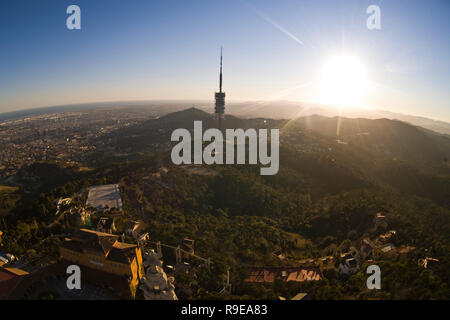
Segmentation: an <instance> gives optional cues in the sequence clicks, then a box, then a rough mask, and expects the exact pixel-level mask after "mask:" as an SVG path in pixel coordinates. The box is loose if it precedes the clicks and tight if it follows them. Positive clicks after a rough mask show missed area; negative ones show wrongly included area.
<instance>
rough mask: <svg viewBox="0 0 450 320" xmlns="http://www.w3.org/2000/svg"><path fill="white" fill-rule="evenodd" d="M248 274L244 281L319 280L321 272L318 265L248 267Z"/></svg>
mask: <svg viewBox="0 0 450 320" xmlns="http://www.w3.org/2000/svg"><path fill="white" fill-rule="evenodd" d="M248 269H249V276H248V277H247V278H246V279H245V280H244V282H274V281H275V280H276V279H279V280H282V281H286V282H288V281H295V282H303V281H317V280H321V279H322V278H323V277H322V273H321V271H320V268H319V267H306V266H298V267H249V268H248Z"/></svg>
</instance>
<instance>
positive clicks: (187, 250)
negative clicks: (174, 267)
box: [180, 238, 195, 259]
mask: <svg viewBox="0 0 450 320" xmlns="http://www.w3.org/2000/svg"><path fill="white" fill-rule="evenodd" d="M180 249H181V250H183V251H182V257H183V259H187V258H189V255H192V254H194V253H195V251H194V240H191V239H189V238H183V239H181V241H180Z"/></svg>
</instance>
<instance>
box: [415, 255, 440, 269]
mask: <svg viewBox="0 0 450 320" xmlns="http://www.w3.org/2000/svg"><path fill="white" fill-rule="evenodd" d="M438 264H439V260H438V259H433V258H429V257H426V258H425V259H423V260H419V266H421V267H424V268H425V269H433V268H434V267H435V266H437V265H438Z"/></svg>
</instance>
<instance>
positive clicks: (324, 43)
mask: <svg viewBox="0 0 450 320" xmlns="http://www.w3.org/2000/svg"><path fill="white" fill-rule="evenodd" d="M71 4H77V5H79V6H80V8H81V17H82V22H81V26H82V29H81V30H72V31H70V30H68V29H67V28H66V23H65V20H66V18H67V14H66V8H67V7H68V6H69V5H71ZM371 4H377V5H379V6H380V8H381V27H382V29H381V30H372V31H371V30H368V29H367V27H366V19H367V17H368V15H367V14H366V8H367V7H368V6H369V5H371ZM449 14H450V1H447V0H430V1H425V0H423V1H413V0H395V1H392V0H390V1H387V0H384V1H380V0H367V1H366V0H348V1H339V0H330V1H325V0H310V1H299V0H246V1H244V0H227V1H217V0H189V1H188V0H183V1H181V0H179V1H175V0H164V1H163V0H159V1H150V0H130V1H119V0H108V1H106V0H72V1H65V0H58V1H47V0H40V1H32V0H28V1H23V0H2V1H1V2H0V39H1V42H0V112H4V111H10V110H17V109H23V108H32V107H39V106H48V105H61V104H70V103H84V102H98V101H114V100H146V99H210V100H212V99H213V96H214V91H215V90H216V89H217V85H218V75H217V72H218V60H219V58H218V54H219V51H220V47H221V46H223V48H224V88H225V91H226V92H227V99H228V100H236V101H238V100H267V99H284V100H296V101H306V102H308V101H311V102H320V99H319V100H318V95H317V89H318V84H317V83H318V80H317V79H318V77H319V76H318V74H319V70H320V69H321V67H322V65H323V64H324V62H325V61H327V59H329V57H330V56H333V55H337V54H351V55H354V56H357V57H358V59H359V60H360V61H361V62H362V63H363V65H364V67H365V68H366V70H367V78H368V80H369V81H370V82H371V84H372V86H371V89H370V92H365V93H364V97H363V99H362V101H361V102H360V104H361V107H368V108H379V109H385V110H390V111H394V112H402V113H408V114H415V115H424V116H428V117H431V118H435V119H441V120H446V121H450V109H449V107H450V105H449V101H450V91H449V90H448V87H449V83H450V59H449V56H450V40H449V36H448V35H449V33H450V19H449V18H448V17H449ZM282 30H285V31H287V32H289V34H290V35H292V36H293V37H292V36H289V35H288V34H287V32H282ZM294 38H295V39H298V40H300V41H296V40H295V39H294ZM293 88H294V89H293Z"/></svg>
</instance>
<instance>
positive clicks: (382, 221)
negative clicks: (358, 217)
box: [374, 212, 388, 229]
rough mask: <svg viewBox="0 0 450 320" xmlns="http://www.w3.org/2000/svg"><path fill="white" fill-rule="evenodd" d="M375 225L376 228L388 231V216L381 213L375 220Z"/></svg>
mask: <svg viewBox="0 0 450 320" xmlns="http://www.w3.org/2000/svg"><path fill="white" fill-rule="evenodd" d="M374 224H375V228H378V227H380V228H383V229H387V227H388V222H387V219H386V216H384V215H383V214H381V212H379V213H377V215H376V216H375V219H374Z"/></svg>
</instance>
